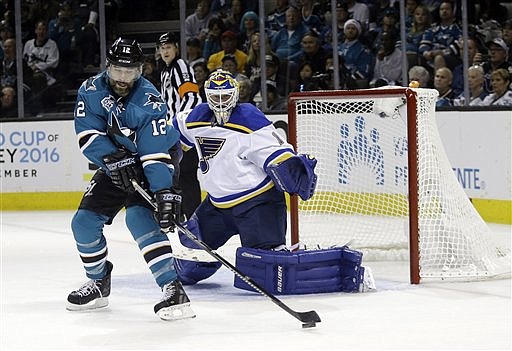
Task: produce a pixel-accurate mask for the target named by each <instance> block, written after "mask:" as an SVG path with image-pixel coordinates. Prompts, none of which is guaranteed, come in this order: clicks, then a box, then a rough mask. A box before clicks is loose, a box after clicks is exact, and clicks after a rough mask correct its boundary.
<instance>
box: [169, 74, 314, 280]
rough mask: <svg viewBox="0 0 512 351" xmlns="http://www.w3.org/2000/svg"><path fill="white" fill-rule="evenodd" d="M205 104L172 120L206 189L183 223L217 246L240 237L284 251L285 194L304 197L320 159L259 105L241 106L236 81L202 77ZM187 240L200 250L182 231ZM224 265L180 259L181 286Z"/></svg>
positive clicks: (253, 245) (229, 77)
mask: <svg viewBox="0 0 512 351" xmlns="http://www.w3.org/2000/svg"><path fill="white" fill-rule="evenodd" d="M205 92H206V97H207V103H202V104H200V105H198V106H196V107H195V108H194V109H193V110H189V111H185V112H182V113H178V114H177V116H176V117H175V118H174V119H173V125H174V127H175V128H176V129H177V130H178V131H179V132H180V135H181V136H180V139H181V143H182V147H183V148H185V149H188V148H194V147H195V148H196V151H197V154H198V156H199V168H200V182H201V184H202V186H203V188H204V189H205V190H206V192H207V193H208V195H207V197H206V199H205V200H204V201H203V202H202V203H201V205H200V206H199V207H198V208H197V210H196V211H195V213H194V215H193V216H192V218H190V220H189V221H188V222H187V223H186V225H187V227H188V229H189V230H191V231H192V232H194V234H196V236H197V237H198V238H199V239H201V240H202V241H203V242H205V243H206V244H207V245H208V246H210V247H211V248H212V249H214V250H215V249H217V248H219V247H220V246H222V245H224V244H225V243H226V242H227V241H228V240H229V239H230V238H231V237H232V236H233V235H237V234H239V235H240V241H241V244H242V246H243V247H250V248H258V249H268V250H274V249H281V248H284V246H285V243H286V237H285V236H286V224H287V212H286V202H285V197H284V193H283V192H284V191H286V192H288V193H292V194H298V195H299V196H300V197H301V198H302V199H303V200H307V199H309V198H310V197H311V196H312V195H313V192H314V189H315V185H316V175H315V173H314V168H315V165H316V160H315V159H314V158H310V157H309V156H307V155H297V154H296V153H295V151H294V149H293V146H292V145H290V144H288V143H287V142H286V141H284V140H283V139H282V138H281V137H280V136H279V135H278V133H277V131H276V129H275V128H274V126H273V125H272V122H271V121H270V120H268V119H267V117H266V116H265V115H264V114H263V113H262V112H261V111H260V110H259V109H258V108H256V107H255V106H253V105H251V104H249V103H238V82H237V81H236V80H235V79H234V77H233V76H232V75H231V74H230V73H229V72H226V71H223V70H217V71H214V72H213V73H212V74H211V75H210V77H209V78H208V80H207V81H206V82H205ZM180 240H181V241H182V243H183V244H184V245H186V246H189V247H195V248H197V246H195V245H194V244H193V243H191V242H190V241H189V240H188V239H187V238H186V237H185V236H184V235H182V236H180ZM219 267H220V264H219V263H201V262H199V263H198V262H192V261H186V260H176V268H177V271H178V276H179V278H180V280H181V281H182V282H183V283H184V284H194V283H196V282H198V281H199V280H202V279H205V278H207V277H209V276H211V275H212V274H213V273H215V271H216V270H217V269H218V268H219Z"/></svg>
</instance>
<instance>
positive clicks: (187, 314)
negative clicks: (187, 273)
mask: <svg viewBox="0 0 512 351" xmlns="http://www.w3.org/2000/svg"><path fill="white" fill-rule="evenodd" d="M162 291H163V293H164V295H163V297H162V301H160V302H159V303H157V304H156V305H155V313H156V314H157V315H158V317H160V318H161V319H163V320H164V321H172V320H178V319H185V318H194V317H195V316H196V315H195V313H194V311H192V308H190V300H189V298H188V296H187V294H186V293H185V290H184V289H183V286H182V285H181V283H180V282H179V281H178V280H175V281H173V282H170V283H168V284H166V285H165V286H164V287H163V288H162Z"/></svg>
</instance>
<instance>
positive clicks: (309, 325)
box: [302, 322, 316, 328]
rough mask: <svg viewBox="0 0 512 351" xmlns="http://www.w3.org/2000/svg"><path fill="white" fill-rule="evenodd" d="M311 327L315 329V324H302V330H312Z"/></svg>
mask: <svg viewBox="0 0 512 351" xmlns="http://www.w3.org/2000/svg"><path fill="white" fill-rule="evenodd" d="M313 327H316V323H315V322H311V323H303V324H302V328H313Z"/></svg>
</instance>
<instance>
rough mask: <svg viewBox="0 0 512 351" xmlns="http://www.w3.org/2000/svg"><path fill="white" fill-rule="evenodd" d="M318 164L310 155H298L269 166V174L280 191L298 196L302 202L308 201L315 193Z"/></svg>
mask: <svg viewBox="0 0 512 351" xmlns="http://www.w3.org/2000/svg"><path fill="white" fill-rule="evenodd" d="M316 162H317V161H316V159H315V158H314V157H311V156H309V155H304V154H301V155H296V156H292V157H290V158H289V159H287V160H285V161H283V162H281V163H279V164H271V165H269V166H268V167H267V173H268V175H269V176H270V178H272V181H273V182H274V184H275V185H276V188H277V189H278V190H280V191H286V192H287V193H290V194H298V195H299V196H300V198H301V199H302V200H307V199H309V198H310V197H311V196H313V194H314V192H315V187H316V180H317V176H316V174H315V167H316Z"/></svg>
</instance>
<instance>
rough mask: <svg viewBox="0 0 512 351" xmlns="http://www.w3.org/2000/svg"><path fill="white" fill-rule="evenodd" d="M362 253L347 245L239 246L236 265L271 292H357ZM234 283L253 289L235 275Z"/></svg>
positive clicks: (359, 282) (360, 276)
mask: <svg viewBox="0 0 512 351" xmlns="http://www.w3.org/2000/svg"><path fill="white" fill-rule="evenodd" d="M362 257H363V254H362V253H361V252H358V251H354V250H351V249H349V248H348V247H346V246H343V247H335V248H331V249H322V250H299V251H296V252H288V251H269V250H261V249H251V248H244V247H239V248H238V249H237V251H236V267H237V268H238V269H239V270H240V271H241V272H242V273H244V274H245V275H247V276H249V277H251V278H252V279H253V280H254V281H255V282H256V283H258V284H259V285H261V286H262V287H264V288H265V289H266V290H267V291H269V292H270V293H272V294H283V295H284V294H312V293H328V292H339V291H344V292H358V291H359V290H360V286H361V284H362V282H363V276H364V267H361V261H362ZM234 286H235V287H237V288H240V289H245V290H250V291H254V289H252V288H251V287H250V286H249V285H248V284H247V283H245V282H244V281H243V280H242V279H240V278H239V277H238V276H235V281H234Z"/></svg>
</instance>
